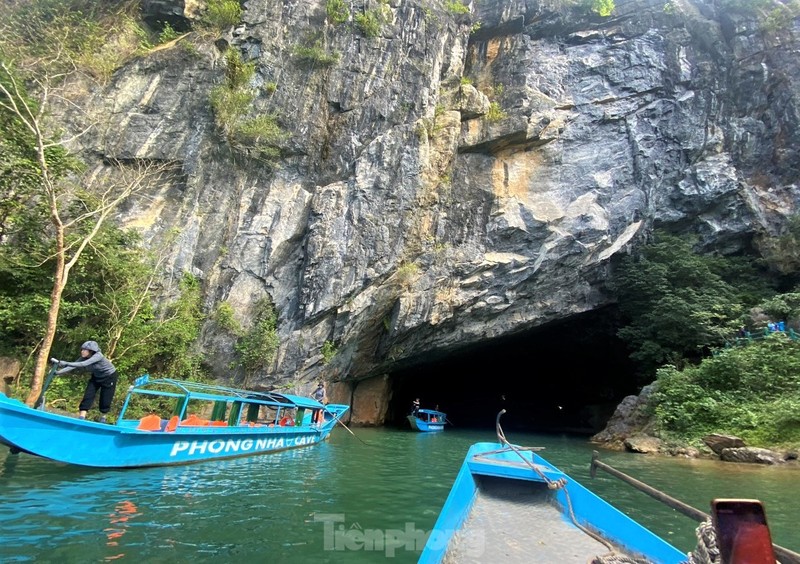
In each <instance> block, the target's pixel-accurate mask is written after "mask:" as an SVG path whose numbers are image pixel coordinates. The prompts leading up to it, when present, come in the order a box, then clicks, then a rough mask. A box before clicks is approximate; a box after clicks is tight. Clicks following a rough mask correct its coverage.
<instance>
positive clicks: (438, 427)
mask: <svg viewBox="0 0 800 564" xmlns="http://www.w3.org/2000/svg"><path fill="white" fill-rule="evenodd" d="M408 422H409V423H410V424H411V428H412V429H414V430H415V431H421V432H423V433H433V432H436V431H444V423H428V422H426V421H423V420H422V419H420V418H419V417H414V416H413V415H409V416H408Z"/></svg>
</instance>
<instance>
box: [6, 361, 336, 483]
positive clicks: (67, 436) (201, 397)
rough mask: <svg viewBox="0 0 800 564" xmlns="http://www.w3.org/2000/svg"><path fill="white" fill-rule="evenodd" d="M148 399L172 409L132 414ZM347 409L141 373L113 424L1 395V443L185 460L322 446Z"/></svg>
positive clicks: (157, 462)
mask: <svg viewBox="0 0 800 564" xmlns="http://www.w3.org/2000/svg"><path fill="white" fill-rule="evenodd" d="M143 401H147V405H148V406H152V405H159V406H160V407H161V408H163V409H164V410H166V413H168V415H166V416H164V417H162V416H160V415H158V414H156V413H152V414H150V415H147V416H145V417H142V418H140V419H139V418H127V417H126V413H128V412H130V411H133V410H132V407H133V406H135V405H136V404H139V403H141V402H143ZM347 409H348V406H347V405H340V404H329V405H323V404H321V403H320V402H318V401H316V400H313V399H311V398H307V397H302V396H296V395H289V394H281V393H277V392H254V391H247V390H237V389H234V388H226V387H221V386H212V385H208V384H200V383H196V382H184V381H179V380H171V379H154V380H150V379H149V377H147V376H144V377H142V378H139V379H137V381H136V383H135V384H134V385H133V386H131V388H130V389H129V390H128V394H127V396H126V398H125V403H124V405H123V407H122V410H121V412H120V414H119V418H118V419H117V422H116V424H114V425H107V424H104V423H95V422H93V421H88V420H81V419H77V418H75V417H73V416H68V415H61V414H58V413H49V412H46V411H43V410H40V409H33V408H30V407H28V406H26V405H25V404H23V403H22V402H20V401H18V400H14V399H11V398H9V397H7V396H6V395H4V394H2V393H0V443H2V444H5V445H7V446H9V447H10V448H11V451H12V452H13V453H17V452H26V453H29V454H33V455H36V456H41V457H43V458H48V459H51V460H55V461H58V462H64V463H67V464H77V465H80V466H93V467H100V468H132V467H142V466H162V465H172V464H187V463H194V462H201V461H205V460H217V459H221V458H232V457H236V456H251V455H258V454H266V453H269V452H275V451H279V450H285V449H290V448H298V447H305V446H311V445H314V444H317V443H319V442H320V441H323V440H325V439H326V438H327V437H328V435H329V434H330V432H331V430H332V429H333V427H334V426H335V425H336V424H337V422H338V421H339V419H340V418H341V416H342V415H343V414H344V413H345V412H346V411H347ZM140 413H141V411H140ZM209 414H210V415H209ZM204 416H205V417H207V418H204Z"/></svg>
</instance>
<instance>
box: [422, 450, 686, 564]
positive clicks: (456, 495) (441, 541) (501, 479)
mask: <svg viewBox="0 0 800 564" xmlns="http://www.w3.org/2000/svg"><path fill="white" fill-rule="evenodd" d="M502 449H503V445H501V444H499V443H477V444H475V445H473V446H472V447H471V448H470V450H469V453H468V454H467V457H466V459H465V461H464V463H463V465H462V466H461V469H460V470H459V473H458V475H457V476H456V479H455V481H454V483H453V487H452V489H451V491H450V494H449V495H448V497H447V500H446V501H445V504H444V506H443V508H442V511H441V513H440V514H439V518H438V520H437V521H436V524H435V526H434V529H433V531H431V534H430V536H429V537H428V541H427V543H426V545H425V548H424V550H423V552H422V554H421V556H420V559H419V562H420V563H425V564H431V563H438V562H442V561H443V559H444V558H445V555H448V559H449V560H454V561H458V560H459V559H461V558H460V556H459V552H458V551H459V550H461V551H462V553H463V550H464V545H465V543H467V544H468V543H470V542H472V543H473V546H471V547H469V546H468V547H467V549H468V550H472V551H473V552H472V554H471V555H469V556H472V557H477V558H479V559H480V560H484V559H485V560H486V561H491V560H493V559H494V558H495V556H496V554H495V556H493V553H492V550H498V553H499V554H502V555H505V556H503V557H502V558H504V559H507V558H506V557H512V558H511V559H512V560H513V550H514V549H515V547H517V548H519V549H520V550H521V553H520V555H519V556H520V557H521V558H523V559H524V561H528V562H549V561H558V562H570V561H579V562H586V561H588V560H587V559H586V558H587V556H588V557H589V558H591V557H593V556H599V555H600V554H603V553H606V552H607V551H608V550H607V548H606V547H605V546H604V545H603V544H601V543H600V542H599V541H596V540H595V539H594V538H593V537H592V536H591V535H589V534H587V533H586V532H585V531H583V530H582V529H581V528H585V529H588V530H590V531H592V532H593V533H594V534H596V535H599V536H600V537H602V538H603V539H605V540H607V541H609V542H611V543H612V544H613V545H614V547H615V549H616V550H618V551H619V552H621V553H625V554H627V555H629V556H634V557H640V558H644V559H646V560H647V561H649V562H653V563H656V564H677V563H679V562H684V561H685V560H686V555H684V554H683V553H682V552H681V551H680V550H678V549H677V548H675V547H674V546H672V545H671V544H669V543H668V542H666V541H665V540H663V539H662V538H660V537H659V536H657V535H656V534H654V533H653V532H651V531H650V530H648V529H646V528H645V527H643V526H642V525H640V524H639V523H637V522H636V521H634V520H632V519H631V518H629V517H628V516H626V515H625V514H624V513H622V512H621V511H619V510H618V509H616V508H614V507H613V506H612V505H610V504H609V503H607V502H606V501H604V500H603V499H601V498H600V497H598V496H597V495H595V494H594V493H592V492H591V491H589V490H588V489H586V488H585V487H583V486H582V485H581V484H580V483H578V482H576V481H575V480H573V479H572V478H571V477H570V476H568V475H567V474H564V473H563V472H561V471H560V470H559V469H558V468H556V467H554V466H552V465H551V464H550V463H548V462H547V461H546V460H544V459H543V458H542V457H540V456H539V455H537V454H535V453H533V452H531V451H529V450H528V451H521V453H522V455H523V456H524V457H526V460H527V462H523V461H522V460H521V459H520V456H519V454H518V453H516V452H513V451H508V450H506V451H505V452H498V451H501V450H502ZM531 464H533V465H534V466H535V468H536V469H537V470H534V469H532V468H531V466H530V465H531ZM548 482H552V483H562V484H563V487H560V488H557V489H551V488H549V487H548V486H549V485H550V484H549V483H548ZM498 483H501V484H502V485H503V486H504V487H503V490H504V491H505V492H506V494H505V497H503V496H497V495H496V494H494V493H492V494H489V493H486V492H485V491H484V490H488V489H489V486H490V485H491V487H492V488H495V489H496V488H497V484H498ZM520 484H521V485H523V486H524V487H522V488H518V489H517V490H514V491H515V493H513V494H511V495H509V494H508V492H509V491H512V490H511V489H509V486H518V485H520ZM525 484H527V485H525ZM521 492H526V493H535V494H536V495H531V496H530V498H529V499H530V500H531V501H530V503H531V507H525V506H524V504H523V503H521V501H522V500H521V499H520V497H521V495H520V493H521ZM489 495H492V496H494V497H492V498H491V500H490V502H489V503H491V504H495V507H499V509H497V510H496V511H497V512H496V514H495V516H493V517H488V518H487V514H486V511H487V510H486V509H485V506H483V505H481V504H484V501H483V500H484V496H487V498H488V496H489ZM537 496H538V497H537ZM479 505H481V509H480V510H478V509H476V507H478V506H479ZM543 508H544V509H549V510H552V511H554V513H553V515H551V516H550V517H549V518H548V517H542V515H545V514H544V513H542V509H543ZM478 511H480V512H482V513H481V514H480V515H479V517H478V518H477V519H478V521H477V522H479V523H481V524H480V525H477V529H475V525H472V523H474V522H476V521H475V518H474V517H473V514H474V513H478ZM505 515H515V517H514V522H513V523H510V524H509V525H508V526H507V527H506V528H505V529H504V528H503V527H504V526H503V525H500V526H498V527H497V528H496V529H495V528H493V527H492V524H495V525H498V523H497V519H498V518H503V517H504V516H505ZM531 515H535V517H532V518H531V517H530V516H531ZM573 515H574V519H573V517H572V516H573ZM524 516H527V517H529V519H528V520H521V517H524ZM576 523H577V524H579V525H580V527H578V526H576ZM517 533H518V534H519V536H515V535H516V534H517ZM537 534H538V535H539V536H537ZM495 537H498V538H495ZM499 537H503V538H499ZM476 538H477V539H478V540H479V541H480V542H479V543H477V544H475V543H476ZM541 539H544V540H541ZM575 539H577V541H576V540H575ZM582 539H583V540H582ZM581 543H583V545H585V546H586V547H588V548H586V550H587V551H589V554H588V555H587V554H580V555H576V556H575V558H574V560H571V559H570V558H567V555H566V554H565V553H564V550H565V549H564V547H565V546H566V547H569V548H570V550H572V551H573V552H577V551H578V550H579V549H578V546H579V545H580V544H581ZM498 545H502V546H501V548H500V549H496V548H495V547H496V546H498ZM593 550H594V551H595V552H592V551H593ZM553 551H555V552H553ZM461 556H463V554H461Z"/></svg>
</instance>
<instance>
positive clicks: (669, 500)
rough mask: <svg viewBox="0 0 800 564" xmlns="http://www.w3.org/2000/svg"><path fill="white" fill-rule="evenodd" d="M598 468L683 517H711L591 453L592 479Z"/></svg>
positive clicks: (797, 561)
mask: <svg viewBox="0 0 800 564" xmlns="http://www.w3.org/2000/svg"><path fill="white" fill-rule="evenodd" d="M598 468H600V469H601V470H605V471H606V472H608V473H609V474H611V475H612V476H615V477H617V478H619V479H620V480H622V481H623V482H625V483H627V484H630V485H631V486H633V487H634V488H636V489H637V490H639V491H640V492H643V493H646V494H647V495H649V496H650V497H652V498H654V499H657V500H658V501H660V502H662V503H664V504H666V505H668V506H669V507H671V508H673V509H675V510H676V511H678V512H680V513H682V514H683V515H686V516H687V517H690V518H692V519H694V520H695V521H699V522H702V521H705V520H707V519H710V518H711V516H710V515H708V514H707V513H703V512H702V511H700V510H699V509H695V508H694V507H692V506H691V505H687V504H685V503H683V502H682V501H680V500H679V499H675V498H674V497H671V496H669V495H667V494H665V493H664V492H662V491H659V490H657V489H655V488H654V487H651V486H648V485H647V484H645V483H644V482H640V481H639V480H637V479H636V478H633V477H631V476H628V475H627V474H625V473H624V472H620V471H619V470H617V469H616V468H613V467H611V466H609V465H608V464H606V463H605V462H600V453H598V452H597V451H596V450H595V451H593V452H592V464H591V467H590V474H591V476H592V478H594V477H595V475H596V474H597V469H598ZM772 547H773V549H774V550H775V555H776V556H777V557H778V558H779V559H780V562H781V564H800V554H798V553H796V552H794V551H791V550H789V549H788V548H783V547H782V546H779V545H777V544H773V545H772Z"/></svg>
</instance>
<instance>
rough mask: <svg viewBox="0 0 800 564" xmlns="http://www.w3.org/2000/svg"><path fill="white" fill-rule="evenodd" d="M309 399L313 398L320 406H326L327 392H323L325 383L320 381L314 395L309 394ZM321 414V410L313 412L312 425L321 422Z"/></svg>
mask: <svg viewBox="0 0 800 564" xmlns="http://www.w3.org/2000/svg"><path fill="white" fill-rule="evenodd" d="M311 397H313V398H314V399H315V400H317V401H318V402H319V403H321V404H322V405H327V404H328V392H326V391H325V382H323V381H322V380H320V382H319V384H317V389H316V390H314V393H313V394H311ZM322 412H323V410H322V409H318V410H316V411H315V412H314V423H321V422H322Z"/></svg>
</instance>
